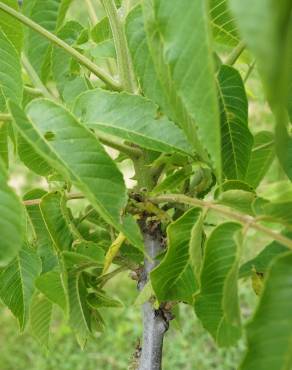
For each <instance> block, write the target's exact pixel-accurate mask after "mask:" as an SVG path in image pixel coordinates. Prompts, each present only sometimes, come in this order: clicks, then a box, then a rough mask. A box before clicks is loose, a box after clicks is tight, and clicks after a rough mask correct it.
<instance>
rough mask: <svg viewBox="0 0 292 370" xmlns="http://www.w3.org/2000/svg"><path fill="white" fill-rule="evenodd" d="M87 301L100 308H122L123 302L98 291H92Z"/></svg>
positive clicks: (90, 304) (94, 307) (93, 306)
mask: <svg viewBox="0 0 292 370" xmlns="http://www.w3.org/2000/svg"><path fill="white" fill-rule="evenodd" d="M87 302H88V304H89V306H90V307H92V308H93V309H99V308H101V307H111V308H121V307H123V303H122V302H121V301H120V300H117V299H114V298H112V297H110V296H108V295H107V294H105V293H104V292H100V291H96V292H94V293H90V294H89V295H88V297H87Z"/></svg>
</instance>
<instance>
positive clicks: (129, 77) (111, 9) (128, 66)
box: [101, 0, 136, 93]
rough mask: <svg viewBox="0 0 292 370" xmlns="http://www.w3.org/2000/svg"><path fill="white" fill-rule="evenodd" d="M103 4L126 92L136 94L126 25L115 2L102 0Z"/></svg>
mask: <svg viewBox="0 0 292 370" xmlns="http://www.w3.org/2000/svg"><path fill="white" fill-rule="evenodd" d="M101 3H102V5H103V7H104V9H105V12H106V14H107V16H108V18H109V21H110V26H111V30H112V33H113V39H114V44H115V49H116V54H117V63H118V70H119V76H120V80H121V82H122V85H123V88H124V89H125V90H126V91H128V92H131V93H134V92H135V91H136V83H135V74H134V71H133V67H132V60H131V57H130V53H129V49H128V43H127V39H126V35H125V30H124V24H123V22H122V20H121V18H120V16H119V14H118V11H117V8H116V4H115V1H114V0H101Z"/></svg>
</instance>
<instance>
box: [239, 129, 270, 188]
mask: <svg viewBox="0 0 292 370" xmlns="http://www.w3.org/2000/svg"><path fill="white" fill-rule="evenodd" d="M274 157H275V148H274V135H273V134H272V133H271V132H269V131H260V132H258V133H257V134H256V135H255V136H254V144H253V148H252V151H251V156H250V160H249V163H248V167H247V171H246V175H245V181H246V182H247V183H248V184H250V185H251V186H253V187H254V188H256V187H257V186H258V185H259V184H260V182H261V180H262V179H263V178H264V176H265V174H266V172H267V171H268V169H269V167H270V166H271V164H272V162H273V159H274Z"/></svg>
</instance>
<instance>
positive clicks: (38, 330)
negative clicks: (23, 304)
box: [30, 294, 53, 348]
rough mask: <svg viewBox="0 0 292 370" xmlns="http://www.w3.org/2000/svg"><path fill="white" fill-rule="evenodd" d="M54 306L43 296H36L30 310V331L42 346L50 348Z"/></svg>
mask: <svg viewBox="0 0 292 370" xmlns="http://www.w3.org/2000/svg"><path fill="white" fill-rule="evenodd" d="M52 308H53V305H52V303H51V302H50V301H48V300H47V299H46V298H45V297H44V296H43V295H42V294H35V295H34V297H33V299H32V303H31V308H30V330H31V333H32V335H33V336H34V337H35V338H36V339H37V341H38V342H39V343H40V345H41V346H43V347H45V348H48V346H49V338H50V326H51V319H52Z"/></svg>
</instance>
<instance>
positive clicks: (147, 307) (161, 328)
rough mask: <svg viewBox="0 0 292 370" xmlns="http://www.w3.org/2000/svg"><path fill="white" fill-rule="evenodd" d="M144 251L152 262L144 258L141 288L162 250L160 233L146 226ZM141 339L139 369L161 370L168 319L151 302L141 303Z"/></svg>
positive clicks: (139, 286)
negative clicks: (149, 230) (152, 231)
mask: <svg viewBox="0 0 292 370" xmlns="http://www.w3.org/2000/svg"><path fill="white" fill-rule="evenodd" d="M142 229H144V231H143V236H144V245H145V251H146V252H147V254H148V255H149V256H150V257H151V259H152V260H153V261H154V262H149V261H148V260H147V259H145V262H144V271H143V274H142V279H141V280H140V282H139V285H138V288H139V290H142V289H143V287H144V286H145V285H146V283H147V281H148V279H149V274H150V271H151V270H152V269H153V268H154V267H155V266H156V265H157V263H158V262H157V261H155V257H156V256H157V255H158V254H159V253H161V252H162V247H161V235H160V232H158V231H156V232H155V234H153V233H149V232H148V231H147V227H146V228H143V227H142ZM142 312H143V341H142V354H141V358H140V364H139V368H138V369H139V370H161V363H162V348H163V339H164V335H165V333H166V331H167V330H168V326H169V320H168V319H167V318H166V317H165V316H164V314H163V310H162V309H158V310H156V309H155V308H154V307H153V305H152V304H151V302H146V303H144V304H143V308H142Z"/></svg>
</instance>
